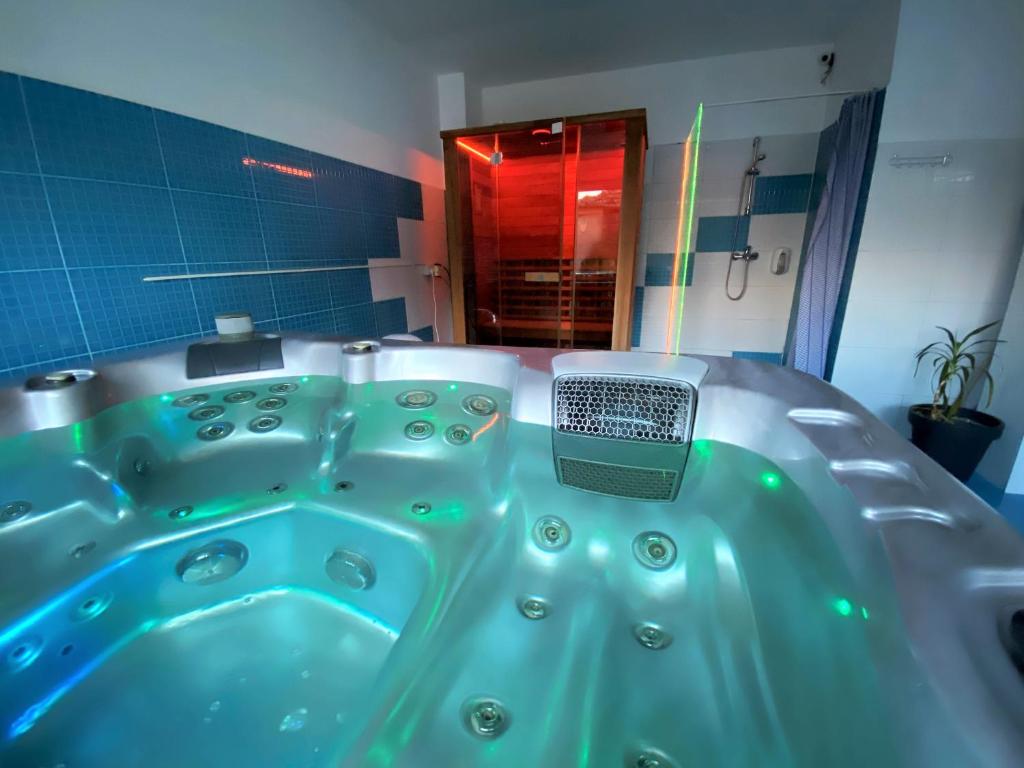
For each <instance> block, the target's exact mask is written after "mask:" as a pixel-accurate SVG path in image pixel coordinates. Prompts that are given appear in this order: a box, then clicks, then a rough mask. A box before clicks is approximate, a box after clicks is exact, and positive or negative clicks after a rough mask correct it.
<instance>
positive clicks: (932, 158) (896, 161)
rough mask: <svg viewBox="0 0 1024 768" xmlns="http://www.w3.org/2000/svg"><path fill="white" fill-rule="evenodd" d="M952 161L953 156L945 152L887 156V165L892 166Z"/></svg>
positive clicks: (936, 164) (934, 164)
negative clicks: (912, 155)
mask: <svg viewBox="0 0 1024 768" xmlns="http://www.w3.org/2000/svg"><path fill="white" fill-rule="evenodd" d="M951 162H953V156H952V155H951V154H949V152H947V153H946V154H944V155H918V156H916V157H909V156H901V155H893V156H892V157H890V158H889V165H891V166H892V167H893V168H923V167H926V166H933V167H934V166H947V165H949V164H950V163H951Z"/></svg>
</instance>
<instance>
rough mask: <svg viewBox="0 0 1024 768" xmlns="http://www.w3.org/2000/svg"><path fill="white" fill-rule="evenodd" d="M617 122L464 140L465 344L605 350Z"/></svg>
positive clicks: (619, 154) (613, 261)
mask: <svg viewBox="0 0 1024 768" xmlns="http://www.w3.org/2000/svg"><path fill="white" fill-rule="evenodd" d="M624 143H625V123H624V121H622V120H617V121H615V120H613V121H607V122H599V123H585V124H582V125H578V124H565V123H563V122H561V121H556V122H554V123H551V124H550V127H549V126H533V127H530V128H525V129H519V130H510V131H501V132H491V133H484V134H477V135H467V136H461V137H459V138H458V139H457V140H456V141H455V146H456V148H457V150H458V159H457V162H458V179H459V187H460V189H459V193H460V194H459V200H460V203H459V205H460V208H461V228H462V237H461V240H462V268H463V278H462V279H463V288H464V297H465V298H464V302H465V324H466V341H467V342H469V343H470V344H499V345H508V346H538V347H561V348H568V347H582V348H595V349H609V348H610V347H611V340H612V325H613V323H612V320H613V314H614V303H615V285H616V268H617V261H618V248H619V220H620V215H619V211H620V207H621V198H622V172H623V156H624Z"/></svg>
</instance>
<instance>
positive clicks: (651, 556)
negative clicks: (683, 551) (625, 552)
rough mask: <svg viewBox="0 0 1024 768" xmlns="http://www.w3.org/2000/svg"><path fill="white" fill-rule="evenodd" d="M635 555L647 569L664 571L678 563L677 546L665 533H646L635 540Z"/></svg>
mask: <svg viewBox="0 0 1024 768" xmlns="http://www.w3.org/2000/svg"><path fill="white" fill-rule="evenodd" d="M633 554H634V555H635V556H636V559H637V560H639V561H640V562H641V563H642V564H643V565H644V566H646V567H647V568H650V569H652V570H655V571H663V570H665V569H666V568H669V567H671V566H672V563H674V562H675V561H676V545H675V542H674V541H672V539H670V538H669V537H668V536H667V535H666V534H664V533H659V532H658V531H645V532H644V533H641V534H640V535H639V536H637V537H636V538H635V539H633Z"/></svg>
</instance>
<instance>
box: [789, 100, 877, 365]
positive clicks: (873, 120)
mask: <svg viewBox="0 0 1024 768" xmlns="http://www.w3.org/2000/svg"><path fill="white" fill-rule="evenodd" d="M883 98H884V91H872V92H870V93H861V94H858V95H856V96H852V97H851V98H849V99H846V101H844V102H843V107H842V110H841V111H840V113H839V119H838V120H837V121H836V123H835V126H834V134H833V143H832V150H831V157H830V159H829V163H828V171H827V174H826V179H825V187H824V190H823V191H822V194H821V199H820V202H819V203H818V209H817V213H816V215H815V219H814V226H813V228H812V229H811V236H810V239H809V241H808V244H807V249H806V253H805V256H804V260H803V263H802V264H801V265H800V277H799V285H800V288H799V294H798V298H797V308H796V312H795V327H794V328H793V331H792V333H791V334H790V344H789V348H788V349H787V355H786V361H787V364H788V365H791V366H792V367H794V368H796V369H797V370H801V371H804V372H806V373H811V374H814V375H815V376H817V377H819V378H828V377H830V376H831V373H832V371H831V367H832V363H833V361H834V358H835V346H836V343H837V341H838V331H839V329H840V328H841V327H842V313H843V312H844V311H845V303H846V294H847V293H848V291H849V283H850V276H851V275H852V272H853V259H854V257H855V255H856V252H857V242H858V241H859V239H860V226H861V223H862V222H863V218H864V206H865V204H866V202H867V193H868V185H869V182H870V173H871V165H872V163H873V162H874V155H875V147H876V145H877V141H878V123H879V119H880V117H881V107H882V100H883Z"/></svg>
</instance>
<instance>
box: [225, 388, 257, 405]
mask: <svg viewBox="0 0 1024 768" xmlns="http://www.w3.org/2000/svg"><path fill="white" fill-rule="evenodd" d="M255 399H256V393H255V392H253V391H252V390H251V389H239V390H236V391H234V392H228V393H227V394H226V395H224V402H225V403H231V404H237V403H248V402H249V401H250V400H255Z"/></svg>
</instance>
